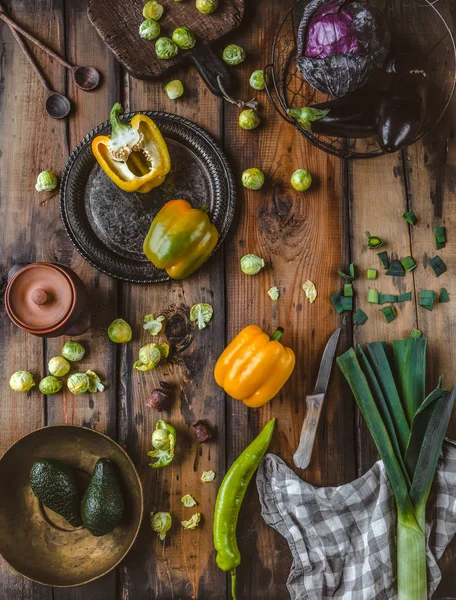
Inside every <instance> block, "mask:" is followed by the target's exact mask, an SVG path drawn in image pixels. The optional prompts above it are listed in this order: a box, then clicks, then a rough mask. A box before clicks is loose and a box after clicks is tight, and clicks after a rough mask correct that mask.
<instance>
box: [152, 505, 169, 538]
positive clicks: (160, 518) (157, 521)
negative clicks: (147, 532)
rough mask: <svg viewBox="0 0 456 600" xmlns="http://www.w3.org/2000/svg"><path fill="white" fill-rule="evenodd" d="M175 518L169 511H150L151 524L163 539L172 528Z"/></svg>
mask: <svg viewBox="0 0 456 600" xmlns="http://www.w3.org/2000/svg"><path fill="white" fill-rule="evenodd" d="M172 524H173V519H172V517H171V515H170V513H169V512H156V513H153V512H151V513H150V526H151V527H152V529H153V530H154V531H155V533H156V534H158V537H159V538H160V539H161V540H162V541H163V540H164V539H165V537H166V533H167V532H168V531H169V530H170V529H171V525H172Z"/></svg>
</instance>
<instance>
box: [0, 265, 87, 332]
mask: <svg viewBox="0 0 456 600" xmlns="http://www.w3.org/2000/svg"><path fill="white" fill-rule="evenodd" d="M5 306H6V312H7V313H8V316H9V318H10V319H11V321H12V322H13V323H14V324H15V325H17V327H20V328H21V329H22V330H23V331H26V332H27V333H32V334H33V335H37V336H40V337H58V336H59V335H72V336H76V335H81V334H83V333H85V332H86V331H87V330H88V329H89V327H90V313H89V311H88V296H87V291H86V289H85V287H84V284H83V283H82V281H81V280H80V279H79V277H78V276H77V275H76V273H74V272H73V271H72V270H71V269H69V268H68V267H64V266H63V265H57V264H53V263H47V262H38V263H32V264H28V265H15V266H14V267H12V268H11V269H10V271H9V273H8V286H7V288H6V294H5Z"/></svg>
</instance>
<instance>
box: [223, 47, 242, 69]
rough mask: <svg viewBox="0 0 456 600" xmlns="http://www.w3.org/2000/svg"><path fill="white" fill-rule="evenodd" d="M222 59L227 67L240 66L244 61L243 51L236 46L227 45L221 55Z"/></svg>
mask: <svg viewBox="0 0 456 600" xmlns="http://www.w3.org/2000/svg"><path fill="white" fill-rule="evenodd" d="M222 58H223V60H224V61H225V62H226V64H227V65H231V66H233V67H234V66H235V65H240V64H241V62H244V60H245V52H244V49H243V48H241V47H240V46H238V45H237V44H228V46H227V47H226V48H225V50H224V51H223V53H222Z"/></svg>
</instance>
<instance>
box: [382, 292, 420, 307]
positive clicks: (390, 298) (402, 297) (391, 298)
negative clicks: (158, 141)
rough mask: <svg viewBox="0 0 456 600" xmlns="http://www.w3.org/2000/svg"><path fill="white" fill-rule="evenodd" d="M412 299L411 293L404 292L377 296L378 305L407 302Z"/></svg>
mask: <svg viewBox="0 0 456 600" xmlns="http://www.w3.org/2000/svg"><path fill="white" fill-rule="evenodd" d="M411 299H412V292H405V293H404V294H399V295H396V294H379V295H378V303H379V304H387V303H391V302H409V301H410V300H411Z"/></svg>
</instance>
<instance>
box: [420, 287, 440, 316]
mask: <svg viewBox="0 0 456 600" xmlns="http://www.w3.org/2000/svg"><path fill="white" fill-rule="evenodd" d="M436 301H437V294H436V293H435V292H434V291H432V290H421V292H420V299H419V300H418V304H419V305H420V306H421V307H422V308H425V309H426V310H429V311H431V310H434V306H435V303H436Z"/></svg>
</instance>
